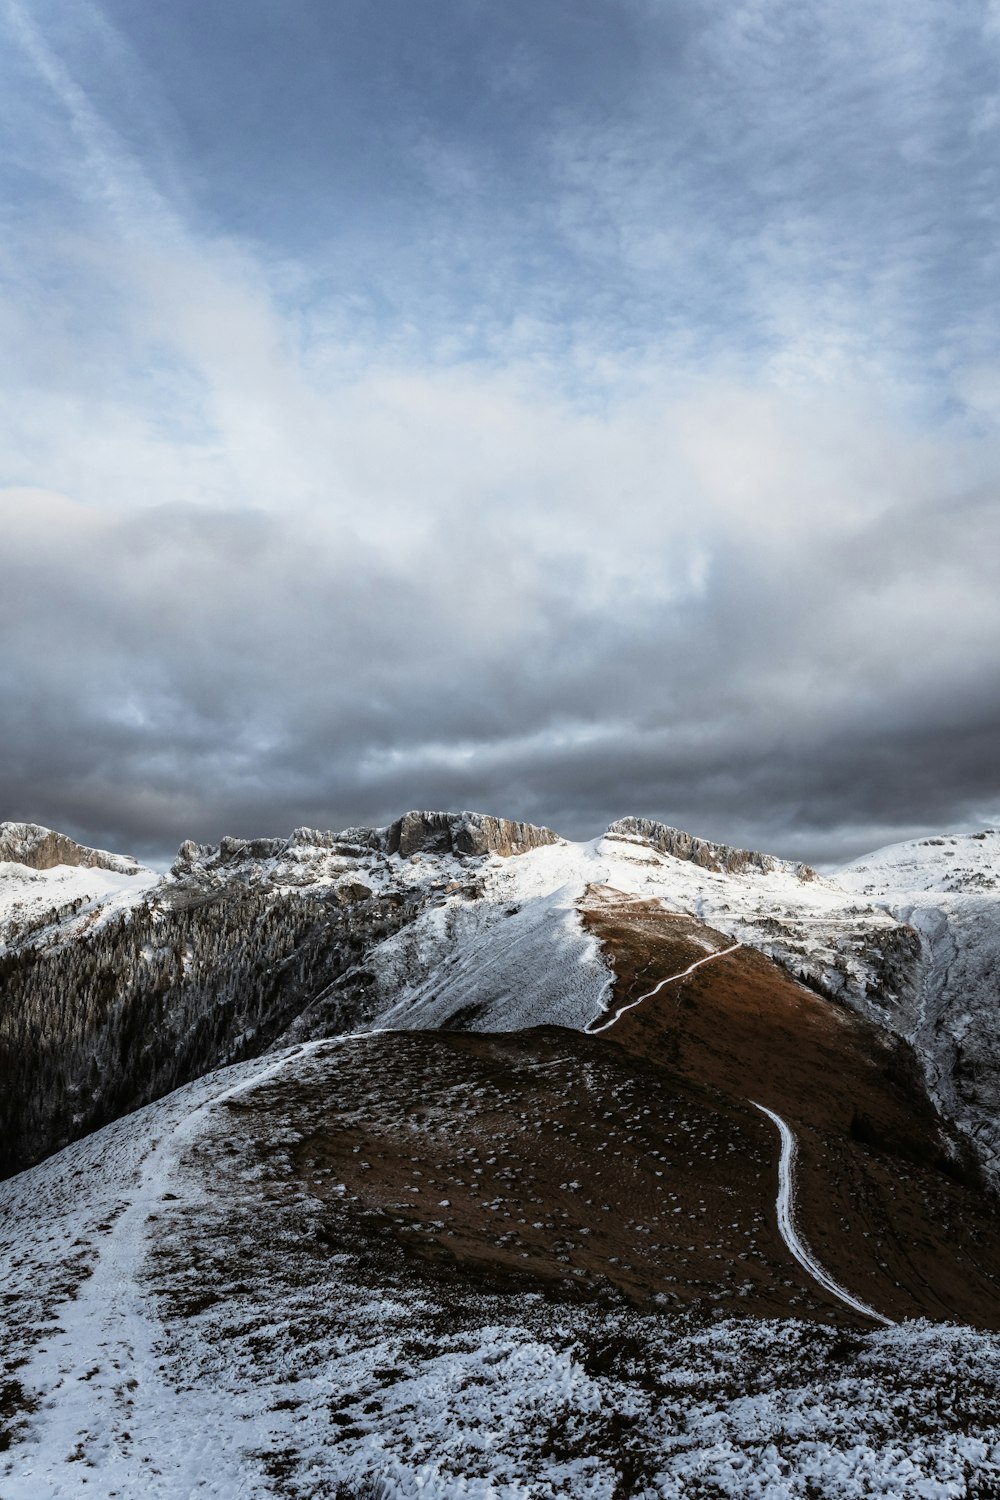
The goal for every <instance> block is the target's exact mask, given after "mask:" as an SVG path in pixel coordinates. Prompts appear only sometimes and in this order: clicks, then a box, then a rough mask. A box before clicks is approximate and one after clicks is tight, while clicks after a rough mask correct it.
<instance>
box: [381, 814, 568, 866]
mask: <svg viewBox="0 0 1000 1500" xmlns="http://www.w3.org/2000/svg"><path fill="white" fill-rule="evenodd" d="M558 842H559V835H558V834H557V833H553V831H552V829H551V828H537V827H536V826H535V825H534V824H533V823H514V822H511V820H510V819H509V818H494V817H491V816H490V815H489V814H488V813H476V812H461V813H442V812H408V813H405V814H404V815H403V817H401V818H397V820H396V822H395V823H392V824H391V825H390V826H389V828H388V829H387V831H386V842H385V849H386V853H387V854H399V855H400V856H401V857H402V858H404V859H406V858H408V857H409V856H410V855H412V854H424V853H427V854H472V855H475V854H501V855H505V856H508V855H512V854H524V853H525V852H526V851H527V850H528V849H538V848H540V847H541V846H542V845H543V844H557V843H558Z"/></svg>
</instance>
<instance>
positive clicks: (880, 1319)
mask: <svg viewBox="0 0 1000 1500" xmlns="http://www.w3.org/2000/svg"><path fill="white" fill-rule="evenodd" d="M749 1102H750V1103H751V1104H752V1105H753V1107H754V1109H759V1110H760V1112H761V1114H762V1115H767V1118H768V1119H769V1120H770V1121H771V1122H772V1124H774V1125H776V1126H777V1127H778V1134H779V1135H780V1137H781V1156H780V1158H779V1161H778V1198H777V1211H778V1230H779V1233H780V1234H781V1238H782V1239H783V1240H784V1242H785V1244H786V1245H787V1246H788V1248H789V1250H790V1251H791V1253H792V1254H793V1255H794V1257H795V1259H796V1260H797V1261H798V1263H799V1265H800V1266H801V1267H802V1269H803V1270H804V1271H807V1272H808V1274H809V1275H810V1276H811V1277H812V1279H813V1281H815V1282H817V1283H818V1285H819V1286H821V1287H822V1288H823V1290H824V1291H826V1292H829V1293H830V1294H831V1296H834V1297H836V1298H837V1299H838V1300H839V1301H841V1302H843V1303H844V1304H845V1305H846V1306H847V1307H849V1308H851V1309H852V1311H854V1312H857V1313H861V1314H862V1315H863V1316H864V1317H866V1318H873V1319H874V1320H875V1322H876V1323H884V1324H885V1325H886V1326H887V1327H890V1328H891V1327H893V1326H894V1321H893V1319H892V1318H887V1317H885V1316H883V1314H882V1313H880V1312H876V1311H875V1309H874V1307H869V1305H868V1303H867V1302H862V1301H861V1298H860V1297H855V1296H854V1295H853V1294H852V1293H851V1292H849V1291H848V1290H847V1288H846V1287H842V1286H841V1285H840V1282H839V1281H834V1279H833V1277H832V1276H831V1275H830V1273H829V1271H827V1270H825V1269H824V1267H823V1266H822V1265H821V1264H820V1262H819V1261H818V1260H817V1259H816V1257H815V1255H813V1253H812V1251H811V1250H810V1249H809V1247H808V1245H807V1244H806V1243H805V1241H804V1240H803V1239H802V1237H801V1235H800V1234H799V1232H798V1230H797V1229H796V1227H795V1158H796V1156H797V1155H798V1147H797V1145H796V1141H795V1134H794V1132H793V1130H792V1128H791V1126H790V1125H788V1124H787V1123H786V1121H784V1120H783V1119H782V1118H781V1116H780V1115H779V1114H776V1113H775V1111H774V1110H773V1109H768V1107H767V1105H766V1104H758V1103H757V1101H756V1100H755V1099H751V1100H750V1101H749Z"/></svg>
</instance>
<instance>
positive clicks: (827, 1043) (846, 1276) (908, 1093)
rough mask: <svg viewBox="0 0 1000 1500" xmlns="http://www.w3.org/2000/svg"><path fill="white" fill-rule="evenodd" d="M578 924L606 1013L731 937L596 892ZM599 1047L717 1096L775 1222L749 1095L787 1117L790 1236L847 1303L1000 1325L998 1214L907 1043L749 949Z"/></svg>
mask: <svg viewBox="0 0 1000 1500" xmlns="http://www.w3.org/2000/svg"><path fill="white" fill-rule="evenodd" d="M584 920H585V922H586V923H587V926H588V927H589V929H590V930H591V931H592V932H593V933H594V934H595V935H596V936H597V937H599V938H600V939H601V941H602V943H603V944H604V947H605V952H606V955H607V956H608V958H609V959H610V960H611V962H612V963H613V965H614V968H615V971H616V974H617V976H618V982H617V985H616V991H615V1006H616V1007H618V1006H621V1005H623V1004H626V1003H628V1002H629V1001H630V1000H632V999H635V998H637V997H638V996H639V995H641V994H643V993H644V992H645V991H647V990H649V989H650V988H652V986H653V985H654V984H655V983H656V981H657V980H658V979H659V978H661V977H663V976H664V975H666V974H672V973H678V972H680V971H681V970H683V969H684V968H686V967H687V966H688V965H689V964H690V963H691V962H692V961H693V960H694V959H697V958H701V957H704V955H705V953H706V952H710V951H713V950H714V951H719V950H721V949H724V948H726V947H728V946H729V945H730V942H731V940H730V939H729V938H728V937H726V936H724V935H723V934H722V933H718V932H714V931H712V929H710V928H707V927H706V926H705V925H704V924H702V923H699V922H697V921H696V920H695V919H693V918H691V917H687V916H683V915H678V914H675V913H669V912H666V911H664V910H663V909H662V908H661V907H660V906H659V904H658V903H656V902H642V901H638V900H633V899H629V898H626V897H622V896H621V895H620V894H619V893H616V892H611V891H607V890H603V891H599V890H594V891H592V892H590V893H589V897H588V903H587V908H586V910H585V911H584ZM601 1040H606V1041H608V1042H613V1043H614V1044H617V1045H618V1046H619V1047H621V1048H622V1049H623V1050H624V1051H626V1052H627V1053H628V1054H629V1055H631V1056H634V1057H636V1058H637V1059H642V1061H643V1063H644V1064H646V1065H647V1066H648V1065H649V1064H651V1063H652V1064H658V1065H660V1066H662V1067H665V1068H666V1069H668V1070H669V1072H670V1073H671V1074H673V1075H675V1076H677V1077H678V1078H681V1079H684V1080H685V1081H686V1082H688V1083H691V1084H695V1085H698V1086H701V1087H703V1088H705V1089H706V1090H708V1091H711V1092H713V1093H714V1092H716V1091H717V1093H718V1095H720V1096H721V1098H723V1099H725V1101H726V1107H727V1110H728V1111H731V1112H732V1118H733V1119H734V1121H737V1122H738V1123H739V1126H740V1128H741V1129H742V1130H743V1131H744V1132H745V1133H747V1134H748V1135H749V1136H750V1137H751V1138H752V1139H755V1140H761V1142H762V1145H763V1147H764V1149H765V1150H766V1152H767V1159H768V1161H769V1163H770V1167H769V1173H768V1180H767V1181H768V1192H769V1193H770V1194H771V1197H770V1205H771V1206H770V1209H769V1212H770V1213H771V1215H772V1216H773V1185H774V1182H775V1174H776V1165H775V1164H776V1162H777V1157H778V1138H777V1133H776V1131H775V1130H774V1128H773V1126H772V1125H771V1124H770V1123H769V1122H767V1121H766V1120H765V1119H763V1117H761V1116H760V1115H759V1113H758V1112H757V1111H756V1110H754V1109H753V1106H752V1103H750V1102H749V1101H757V1102H759V1103H761V1104H765V1105H767V1106H768V1107H770V1108H771V1109H774V1110H776V1111H777V1112H778V1113H779V1114H781V1115H782V1116H783V1117H784V1118H785V1120H786V1121H787V1123H788V1124H789V1125H790V1126H791V1128H792V1129H793V1130H794V1131H795V1133H796V1135H797V1137H798V1142H799V1159H798V1166H797V1172H796V1188H797V1197H798V1219H799V1226H800V1229H801V1232H802V1233H803V1234H804V1236H805V1238H806V1240H807V1242H808V1243H809V1245H810V1246H811V1248H812V1249H813V1251H814V1252H815V1253H816V1254H817V1255H818V1256H819V1258H820V1260H821V1261H822V1262H823V1264H824V1265H825V1266H826V1267H827V1269H828V1270H829V1271H830V1272H831V1273H832V1274H833V1276H834V1277H835V1278H836V1279H837V1280H838V1281H840V1282H841V1283H842V1284H843V1285H844V1286H846V1287H847V1288H849V1289H850V1290H851V1291H852V1292H853V1293H854V1294H855V1295H857V1296H859V1297H861V1298H862V1299H863V1300H864V1301H866V1302H868V1303H869V1304H870V1305H872V1306H874V1307H875V1308H877V1309H878V1310H880V1311H881V1312H883V1313H885V1314H887V1315H888V1316H890V1317H893V1318H904V1317H917V1316H925V1317H929V1318H934V1319H952V1320H956V1321H962V1322H972V1323H978V1324H980V1325H982V1326H986V1327H991V1328H995V1327H998V1326H1000V1249H998V1245H997V1240H998V1236H997V1227H998V1224H997V1205H996V1203H995V1200H994V1199H993V1198H992V1197H991V1196H989V1195H988V1194H987V1193H986V1192H985V1191H984V1190H983V1188H982V1187H981V1185H980V1184H979V1182H978V1179H977V1176H976V1173H975V1169H974V1167H973V1166H972V1165H971V1163H970V1162H969V1161H968V1160H967V1159H966V1158H964V1156H963V1151H962V1147H961V1146H960V1145H959V1144H958V1143H957V1142H955V1141H953V1140H951V1139H949V1136H948V1134H947V1132H946V1130H945V1128H944V1126H943V1124H942V1122H941V1121H940V1119H939V1118H938V1116H937V1115H936V1113H935V1111H934V1109H933V1107H932V1106H931V1104H930V1102H929V1101H928V1099H927V1096H926V1093H925V1091H924V1088H923V1084H922V1081H921V1079H920V1075H919V1070H918V1068H917V1066H916V1063H915V1061H914V1059H913V1057H912V1054H911V1053H910V1052H909V1050H908V1049H907V1048H906V1047H905V1045H904V1044H902V1043H901V1042H899V1041H898V1040H896V1039H895V1038H893V1037H891V1036H889V1035H888V1034H887V1033H885V1032H883V1031H881V1030H879V1029H878V1028H877V1027H875V1026H873V1025H871V1024H869V1023H868V1022H866V1021H865V1020H863V1019H862V1018H861V1017H859V1016H857V1015H855V1014H854V1013H853V1012H850V1011H847V1010H845V1009H843V1008H841V1007H840V1006H837V1005H835V1004H833V1003H831V1002H830V1001H828V1000H825V999H823V998H821V997H820V996H818V995H815V994H814V993H813V992H812V991H811V990H808V989H806V988H805V987H804V986H803V985H800V984H799V983H798V982H797V981H795V980H794V979H792V978H791V977H790V976H789V975H787V974H786V973H785V972H784V971H783V970H781V969H779V968H778V967H777V966H776V965H774V964H773V963H771V962H770V961H769V960H768V959H766V958H764V957H763V956H762V955H761V954H759V953H756V952H755V951H753V950H752V949H748V948H741V949H739V950H737V951H736V952H735V953H732V954H728V955H725V956H723V957H720V958H718V959H714V960H713V961H712V962H710V963H707V964H703V965H701V966H700V967H699V968H698V969H696V970H695V971H694V972H693V973H692V974H690V975H688V976H687V977H685V978H682V979H678V980H676V981H675V982H674V983H672V984H670V985H668V986H666V987H665V988H664V989H663V990H661V991H660V993H659V994H657V995H655V996H653V997H652V998H650V999H648V1000H644V1001H643V1002H642V1004H640V1005H639V1006H637V1007H635V1008H634V1009H631V1010H627V1011H625V1012H624V1014H623V1015H622V1016H621V1017H620V1019H619V1020H618V1021H616V1022H615V1024H614V1025H613V1026H612V1027H611V1028H610V1029H608V1030H607V1031H605V1032H603V1033H602V1036H601ZM748 1187H749V1188H751V1189H752V1190H754V1191H755V1188H756V1185H755V1184H749V1183H748ZM787 1263H788V1265H789V1269H790V1274H792V1275H793V1276H794V1277H795V1278H796V1280H802V1279H803V1278H804V1276H805V1273H804V1272H803V1271H802V1270H801V1269H800V1268H799V1267H798V1266H797V1265H796V1263H795V1262H794V1261H793V1260H792V1258H791V1257H790V1256H788V1258H787ZM816 1293H817V1295H818V1296H820V1297H822V1296H823V1295H824V1294H822V1293H821V1292H820V1291H819V1289H818V1288H817V1289H816Z"/></svg>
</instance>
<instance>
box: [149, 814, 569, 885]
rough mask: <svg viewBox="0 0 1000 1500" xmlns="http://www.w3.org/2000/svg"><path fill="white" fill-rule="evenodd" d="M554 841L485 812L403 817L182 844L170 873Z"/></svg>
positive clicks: (515, 850)
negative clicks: (372, 824) (281, 835)
mask: <svg viewBox="0 0 1000 1500" xmlns="http://www.w3.org/2000/svg"><path fill="white" fill-rule="evenodd" d="M558 842H559V835H558V834H557V833H553V831H552V829H551V828H538V827H536V826H535V825H534V824H533V823H518V822H514V821H513V820H511V819H510V818H494V817H492V816H491V815H490V814H488V813H477V812H458V813H450V812H408V813H404V814H403V816H402V817H401V818H397V819H396V821H395V822H394V823H390V824H389V825H388V827H386V828H345V829H343V830H342V831H341V832H340V833H325V832H322V831H320V830H319V829H316V828H296V830H295V832H294V833H293V834H292V835H291V837H290V838H288V839H266V838H263V839H237V838H224V839H223V840H222V842H221V843H220V844H218V845H213V844H196V843H195V842H194V841H193V840H192V839H188V840H187V841H186V842H185V843H183V844H182V845H181V847H180V849H179V850H178V851H177V857H176V859H175V860H174V863H173V866H172V867H171V871H170V873H171V875H173V876H175V877H177V878H179V879H184V878H187V877H191V876H192V875H194V876H197V875H199V874H200V875H206V874H211V873H212V872H216V873H217V874H219V875H222V876H224V875H225V871H226V868H229V869H235V868H236V867H238V866H240V865H245V866H247V867H250V866H253V865H254V864H258V865H259V864H261V863H262V862H263V861H266V860H280V861H283V862H290V863H293V864H298V863H300V862H301V861H302V860H303V859H305V860H306V861H307V862H308V860H309V859H310V858H311V857H312V856H313V855H314V854H316V853H317V851H318V852H319V853H320V854H333V855H340V856H343V857H344V858H347V859H352V858H358V857H360V856H362V855H365V854H370V853H372V852H373V851H374V852H376V853H379V854H398V855H399V856H400V858H401V859H409V858H411V857H412V856H413V855H415V854H429V855H433V854H462V855H466V856H475V855H482V854H500V855H503V856H505V857H506V856H510V855H514V854H524V853H526V852H527V851H528V850H529V849H537V848H539V847H540V846H542V845H543V844H556V843H558Z"/></svg>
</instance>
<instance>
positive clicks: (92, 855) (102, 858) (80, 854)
mask: <svg viewBox="0 0 1000 1500" xmlns="http://www.w3.org/2000/svg"><path fill="white" fill-rule="evenodd" d="M0 860H2V861H11V862H12V863H15V864H19V865H27V866H28V868H29V869H32V870H52V869H54V868H55V866H56V865H76V866H79V867H82V868H84V869H90V870H94V869H100V870H114V871H116V872H117V873H118V874H119V875H137V874H138V873H139V871H140V870H141V869H142V866H141V865H140V864H139V861H138V860H137V859H134V858H133V857H132V855H131V854H111V853H109V851H108V850H106V849H90V848H88V847H87V846H86V845H85V844H78V843H77V842H76V840H75V839H71V838H70V837H69V836H68V835H67V834H65V833H56V832H55V830H54V829H52V828H46V827H44V825H43V824H41V823H0Z"/></svg>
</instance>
